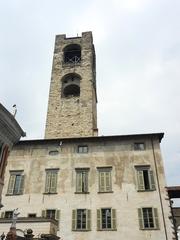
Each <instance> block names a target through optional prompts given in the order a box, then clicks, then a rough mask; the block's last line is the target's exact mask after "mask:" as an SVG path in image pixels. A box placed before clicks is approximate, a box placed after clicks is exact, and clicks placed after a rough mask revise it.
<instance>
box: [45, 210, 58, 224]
mask: <svg viewBox="0 0 180 240" xmlns="http://www.w3.org/2000/svg"><path fill="white" fill-rule="evenodd" d="M47 211H55V217H54V218H47ZM42 218H47V219H53V220H56V221H59V220H60V210H59V209H56V208H47V209H44V210H42Z"/></svg>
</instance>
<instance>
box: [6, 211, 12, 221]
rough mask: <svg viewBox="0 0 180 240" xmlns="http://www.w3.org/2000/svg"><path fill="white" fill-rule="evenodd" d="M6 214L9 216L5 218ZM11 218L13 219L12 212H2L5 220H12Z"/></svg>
mask: <svg viewBox="0 0 180 240" xmlns="http://www.w3.org/2000/svg"><path fill="white" fill-rule="evenodd" d="M6 214H9V216H8V217H7V216H6ZM12 217H13V211H5V212H4V218H5V219H12Z"/></svg>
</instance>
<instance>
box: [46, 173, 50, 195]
mask: <svg viewBox="0 0 180 240" xmlns="http://www.w3.org/2000/svg"><path fill="white" fill-rule="evenodd" d="M50 186H51V172H46V185H45V193H49V192H50Z"/></svg>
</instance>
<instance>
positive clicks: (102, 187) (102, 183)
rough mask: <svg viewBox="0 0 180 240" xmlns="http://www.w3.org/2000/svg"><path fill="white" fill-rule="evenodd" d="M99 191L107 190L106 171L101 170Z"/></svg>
mask: <svg viewBox="0 0 180 240" xmlns="http://www.w3.org/2000/svg"><path fill="white" fill-rule="evenodd" d="M99 191H100V192H105V172H99Z"/></svg>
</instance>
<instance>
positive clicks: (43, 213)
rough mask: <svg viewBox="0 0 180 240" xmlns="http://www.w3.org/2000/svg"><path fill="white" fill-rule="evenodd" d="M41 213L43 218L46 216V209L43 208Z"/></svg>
mask: <svg viewBox="0 0 180 240" xmlns="http://www.w3.org/2000/svg"><path fill="white" fill-rule="evenodd" d="M41 215H42V218H46V210H42V213H41Z"/></svg>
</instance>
